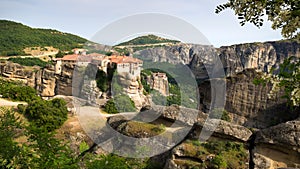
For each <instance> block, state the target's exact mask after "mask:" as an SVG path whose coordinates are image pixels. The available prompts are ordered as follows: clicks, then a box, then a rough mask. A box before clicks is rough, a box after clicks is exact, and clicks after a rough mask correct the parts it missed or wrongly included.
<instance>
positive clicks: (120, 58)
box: [108, 56, 143, 64]
mask: <svg viewBox="0 0 300 169" xmlns="http://www.w3.org/2000/svg"><path fill="white" fill-rule="evenodd" d="M108 59H109V60H110V61H111V62H113V63H116V64H122V63H143V61H141V60H140V59H137V58H133V57H128V56H109V57H108Z"/></svg>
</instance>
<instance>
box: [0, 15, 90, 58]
mask: <svg viewBox="0 0 300 169" xmlns="http://www.w3.org/2000/svg"><path fill="white" fill-rule="evenodd" d="M0 35H1V36H0V52H1V53H0V55H2V56H14V55H24V54H25V53H24V51H23V49H25V48H26V47H37V46H39V47H44V46H53V47H55V48H58V49H60V50H67V51H69V50H71V49H73V48H76V47H80V46H82V45H83V44H84V43H86V42H87V40H86V39H84V38H81V37H79V36H76V35H72V34H69V33H63V32H60V31H57V30H52V29H37V28H30V27H28V26H25V25H23V24H21V23H16V22H13V21H7V20H0Z"/></svg>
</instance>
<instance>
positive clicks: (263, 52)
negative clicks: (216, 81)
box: [219, 42, 300, 75]
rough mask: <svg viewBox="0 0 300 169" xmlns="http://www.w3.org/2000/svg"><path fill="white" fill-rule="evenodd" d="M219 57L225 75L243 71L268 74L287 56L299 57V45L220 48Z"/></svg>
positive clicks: (283, 43) (288, 43)
mask: <svg viewBox="0 0 300 169" xmlns="http://www.w3.org/2000/svg"><path fill="white" fill-rule="evenodd" d="M219 53H220V54H219V57H220V59H221V60H222V63H223V65H224V68H225V71H226V74H227V75H234V74H235V73H237V72H241V71H243V70H245V69H256V70H257V71H262V72H270V70H271V68H278V66H279V64H280V63H282V62H283V61H284V59H286V58H287V57H289V56H298V57H300V44H298V43H296V42H266V43H252V44H241V45H232V46H227V47H221V48H220V49H219Z"/></svg>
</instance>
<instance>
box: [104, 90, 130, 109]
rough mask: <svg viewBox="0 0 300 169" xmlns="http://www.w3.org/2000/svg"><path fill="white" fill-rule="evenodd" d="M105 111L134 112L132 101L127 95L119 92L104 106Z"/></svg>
mask: <svg viewBox="0 0 300 169" xmlns="http://www.w3.org/2000/svg"><path fill="white" fill-rule="evenodd" d="M104 110H105V111H106V112H107V113H110V114H115V113H119V112H135V111H136V109H135V105H134V102H133V101H132V100H131V99H130V97H128V96H127V95H124V94H121V95H117V96H115V97H114V98H113V99H110V100H109V101H108V102H107V103H106V104H105V106H104Z"/></svg>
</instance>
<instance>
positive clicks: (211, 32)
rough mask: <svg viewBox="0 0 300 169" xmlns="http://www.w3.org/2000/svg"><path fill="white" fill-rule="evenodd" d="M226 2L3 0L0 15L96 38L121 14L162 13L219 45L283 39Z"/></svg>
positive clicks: (176, 0) (3, 17) (220, 0)
mask: <svg viewBox="0 0 300 169" xmlns="http://www.w3.org/2000/svg"><path fill="white" fill-rule="evenodd" d="M224 2H226V0H185V1H183V0H151V1H141V0H105V1H104V0H0V18H1V19H6V20H12V21H16V22H21V23H23V24H25V25H28V26H30V27H35V28H51V29H57V30H59V31H62V32H68V33H73V34H76V35H79V36H81V37H84V38H86V39H92V37H94V35H95V34H96V33H97V32H98V31H99V30H101V29H103V28H104V27H106V26H107V25H109V24H111V23H113V22H115V21H117V20H119V19H121V18H124V17H127V16H131V15H135V14H142V13H161V14H167V15H171V16H173V17H178V18H180V19H182V20H184V21H186V22H188V23H189V24H191V25H193V26H194V27H195V28H197V29H198V30H199V31H200V32H201V33H202V34H203V35H204V36H205V37H206V38H207V39H208V41H209V42H210V44H212V45H214V46H215V47H220V46H228V45H233V44H239V43H248V42H264V41H274V40H280V39H282V36H281V34H280V30H276V31H275V30H272V28H271V23H270V22H267V21H266V22H265V23H264V26H263V27H262V28H260V29H258V28H257V27H255V26H254V25H252V24H250V23H249V24H246V25H245V26H240V24H239V21H238V19H237V17H236V16H235V15H234V12H233V11H232V10H226V11H223V12H222V13H221V14H215V8H216V6H217V5H219V4H222V3H224ZM103 43H107V42H103ZM107 45H112V44H107Z"/></svg>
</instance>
